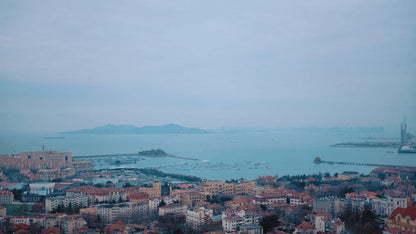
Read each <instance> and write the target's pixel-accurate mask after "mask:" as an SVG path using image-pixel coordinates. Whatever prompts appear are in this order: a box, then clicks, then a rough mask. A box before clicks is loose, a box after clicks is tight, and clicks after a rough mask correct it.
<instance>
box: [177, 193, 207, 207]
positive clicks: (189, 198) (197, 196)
mask: <svg viewBox="0 0 416 234" xmlns="http://www.w3.org/2000/svg"><path fill="white" fill-rule="evenodd" d="M170 194H171V195H173V196H178V197H179V200H180V201H181V203H183V204H185V205H187V206H188V207H193V206H194V205H195V204H197V203H198V202H200V201H205V200H206V198H207V194H206V193H202V192H199V191H195V190H189V189H184V190H183V189H173V190H172V189H171V192H170Z"/></svg>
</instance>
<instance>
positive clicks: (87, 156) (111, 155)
mask: <svg viewBox="0 0 416 234" xmlns="http://www.w3.org/2000/svg"><path fill="white" fill-rule="evenodd" d="M123 156H136V157H138V156H141V157H153V158H156V157H160V158H161V157H169V158H177V159H185V160H193V161H197V160H198V159H197V158H189V157H182V156H177V155H172V154H166V155H163V156H154V155H142V154H139V153H118V154H97V155H74V156H72V158H74V159H78V158H79V159H88V158H106V157H123Z"/></svg>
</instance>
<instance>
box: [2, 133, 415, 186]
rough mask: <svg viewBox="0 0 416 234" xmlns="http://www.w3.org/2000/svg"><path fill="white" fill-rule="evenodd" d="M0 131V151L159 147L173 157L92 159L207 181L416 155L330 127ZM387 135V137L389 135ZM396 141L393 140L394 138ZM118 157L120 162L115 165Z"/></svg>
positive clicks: (409, 161)
mask: <svg viewBox="0 0 416 234" xmlns="http://www.w3.org/2000/svg"><path fill="white" fill-rule="evenodd" d="M45 136H57V135H50V134H49V135H5V134H3V135H1V136H0V153H12V152H17V153H18V152H24V151H39V150H41V145H43V144H44V145H45V146H46V149H52V150H58V151H67V152H72V154H73V155H74V156H76V155H96V154H111V153H133V152H138V151H142V150H149V149H154V148H160V149H163V150H165V151H166V152H168V153H169V154H173V155H178V156H184V157H192V158H197V159H199V160H198V161H191V160H183V159H173V158H145V157H139V158H135V157H131V156H124V157H112V158H94V159H93V161H92V162H93V164H94V165H95V168H112V167H156V168H159V169H160V170H162V171H165V172H173V173H181V174H187V175H195V176H199V177H202V178H206V179H211V180H224V179H238V178H246V179H255V178H257V177H259V176H262V175H273V176H275V175H279V176H283V175H298V174H313V173H320V172H321V173H325V172H329V173H331V174H333V173H336V172H343V171H357V172H360V173H369V172H370V171H371V170H373V169H374V167H368V166H351V165H350V166H348V165H328V164H319V165H317V164H314V163H313V159H314V158H315V157H316V156H320V157H321V158H322V159H323V160H328V161H343V162H362V163H377V164H391V165H409V166H416V155H415V154H413V155H412V154H398V153H397V150H396V149H390V148H337V147H330V145H332V144H335V143H339V142H361V141H375V140H374V139H363V138H366V137H375V138H380V137H389V136H386V134H383V133H348V134H346V133H333V132H329V131H315V132H309V131H273V132H254V133H253V132H251V133H213V134H203V135H59V136H63V137H64V139H46V138H44V137H45ZM390 136H391V135H390ZM396 140H398V139H396ZM115 160H120V161H121V162H122V163H123V164H119V165H117V164H114V162H115Z"/></svg>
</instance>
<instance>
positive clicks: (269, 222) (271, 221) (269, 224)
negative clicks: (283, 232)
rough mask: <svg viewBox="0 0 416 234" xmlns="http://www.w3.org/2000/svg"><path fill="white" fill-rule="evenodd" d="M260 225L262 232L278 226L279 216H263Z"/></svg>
mask: <svg viewBox="0 0 416 234" xmlns="http://www.w3.org/2000/svg"><path fill="white" fill-rule="evenodd" d="M260 225H261V226H262V227H263V233H268V232H270V231H273V229H274V228H275V227H278V226H279V217H278V216H277V215H268V216H264V217H263V218H262V219H261V220H260Z"/></svg>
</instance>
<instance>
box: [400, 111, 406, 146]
mask: <svg viewBox="0 0 416 234" xmlns="http://www.w3.org/2000/svg"><path fill="white" fill-rule="evenodd" d="M400 139H401V141H400V143H401V144H402V145H405V144H407V143H408V139H407V123H406V117H404V120H403V122H402V123H401V124H400Z"/></svg>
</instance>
